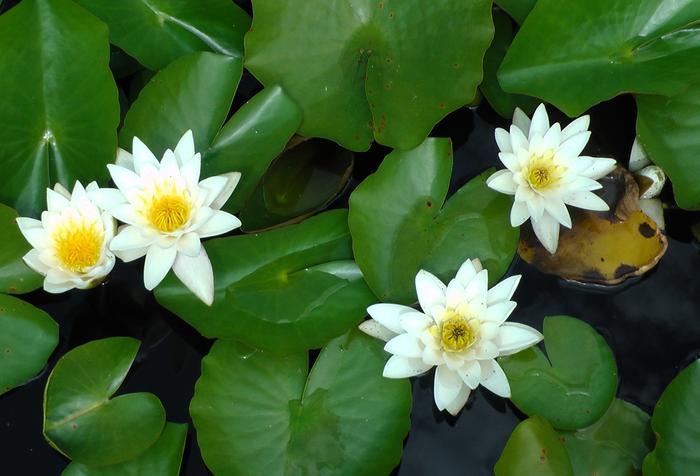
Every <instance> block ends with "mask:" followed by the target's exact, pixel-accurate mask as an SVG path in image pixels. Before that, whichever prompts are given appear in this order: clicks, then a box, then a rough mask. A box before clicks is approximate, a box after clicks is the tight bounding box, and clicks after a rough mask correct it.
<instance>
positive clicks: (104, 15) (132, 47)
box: [76, 0, 250, 70]
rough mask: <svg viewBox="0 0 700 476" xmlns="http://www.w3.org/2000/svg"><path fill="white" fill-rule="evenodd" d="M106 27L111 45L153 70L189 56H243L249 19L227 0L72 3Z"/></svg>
mask: <svg viewBox="0 0 700 476" xmlns="http://www.w3.org/2000/svg"><path fill="white" fill-rule="evenodd" d="M76 1H77V2H78V3H79V4H80V5H82V6H83V7H84V8H86V9H87V10H89V11H90V12H91V13H93V14H94V15H95V16H97V17H99V18H100V19H101V20H103V21H104V22H105V23H107V25H108V26H109V37H110V40H111V41H112V43H114V44H115V45H117V46H118V47H120V48H121V49H123V50H124V51H126V52H127V53H129V54H130V55H131V56H133V57H134V58H136V59H137V60H139V62H140V63H141V64H143V65H144V66H146V67H147V68H150V69H153V70H158V69H161V68H163V67H165V66H167V65H168V64H169V63H170V62H172V61H173V60H175V59H177V58H179V57H180V56H183V55H185V54H187V53H191V52H194V51H208V50H211V51H213V52H215V53H219V54H222V55H227V56H233V57H236V58H242V57H243V35H244V34H245V32H246V31H248V28H249V27H250V17H249V16H248V14H247V13H245V12H244V11H243V10H241V8H240V7H238V6H237V5H236V4H235V3H233V2H230V1H228V0H197V1H196V2H192V1H188V0H120V1H118V2H114V1H112V0H76Z"/></svg>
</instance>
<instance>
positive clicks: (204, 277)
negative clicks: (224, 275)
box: [173, 246, 214, 306]
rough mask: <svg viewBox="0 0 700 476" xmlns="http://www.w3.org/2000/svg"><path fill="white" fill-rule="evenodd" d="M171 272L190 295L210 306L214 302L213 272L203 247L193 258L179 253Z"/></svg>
mask: <svg viewBox="0 0 700 476" xmlns="http://www.w3.org/2000/svg"><path fill="white" fill-rule="evenodd" d="M173 272H174V273H175V276H177V278H178V279H179V280H180V281H181V282H182V284H184V285H185V286H186V287H187V289H189V290H190V291H191V292H192V294H194V295H195V296H197V297H198V298H199V299H200V301H202V302H203V303H204V304H206V305H207V306H211V304H212V303H213V302H214V271H213V270H212V267H211V261H210V260H209V256H208V255H207V251H206V250H205V249H204V247H203V246H202V247H201V249H200V251H199V254H198V255H197V256H195V257H191V256H186V255H183V254H181V253H179V254H178V255H177V258H176V259H175V262H174V263H173Z"/></svg>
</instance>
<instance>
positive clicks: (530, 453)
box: [493, 416, 577, 476]
mask: <svg viewBox="0 0 700 476" xmlns="http://www.w3.org/2000/svg"><path fill="white" fill-rule="evenodd" d="M493 469H494V473H495V475H496V476H533V475H537V476H574V474H575V473H574V470H573V468H572V467H571V461H569V456H568V454H567V452H566V448H565V447H564V445H563V444H562V442H561V440H560V439H559V435H558V434H557V432H556V431H554V430H553V429H552V426H551V425H550V424H549V422H547V420H545V419H544V418H542V417H540V416H533V417H530V418H528V419H527V420H525V421H523V422H521V423H520V424H519V425H518V426H517V427H515V430H513V433H512V434H511V435H510V438H508V442H507V443H506V447H505V448H504V449H503V453H501V457H500V458H499V459H498V461H497V462H496V466H495V467H494V468H493ZM576 474H577V473H576Z"/></svg>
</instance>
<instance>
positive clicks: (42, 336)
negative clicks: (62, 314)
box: [0, 294, 58, 395]
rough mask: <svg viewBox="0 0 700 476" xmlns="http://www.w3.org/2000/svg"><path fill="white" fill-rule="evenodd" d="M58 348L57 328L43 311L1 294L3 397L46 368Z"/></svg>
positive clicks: (0, 387)
mask: <svg viewBox="0 0 700 476" xmlns="http://www.w3.org/2000/svg"><path fill="white" fill-rule="evenodd" d="M56 345H58V324H56V322H55V321H54V320H53V319H51V317H50V316H49V315H48V314H46V313H45V312H44V311H42V310H40V309H37V308H36V307H34V306H32V305H31V304H27V303H26V302H24V301H21V300H19V299H17V298H14V297H12V296H6V295H4V294H0V395H2V394H3V393H5V392H7V391H8V390H10V389H12V388H14V387H17V386H18V385H22V384H23V383H25V382H26V381H27V380H29V379H30V378H32V377H33V376H35V375H36V374H37V373H39V372H40V371H41V369H42V368H44V366H45V365H46V361H47V360H48V358H49V356H50V355H51V353H52V352H53V351H54V349H55V348H56Z"/></svg>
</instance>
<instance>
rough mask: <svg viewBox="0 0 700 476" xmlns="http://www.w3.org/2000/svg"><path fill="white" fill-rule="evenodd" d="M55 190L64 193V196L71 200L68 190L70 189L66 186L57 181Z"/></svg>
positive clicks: (54, 186)
mask: <svg viewBox="0 0 700 476" xmlns="http://www.w3.org/2000/svg"><path fill="white" fill-rule="evenodd" d="M53 191H54V192H57V193H60V194H61V195H63V196H64V197H66V198H67V199H68V200H70V192H69V191H68V189H67V188H66V187H64V186H63V185H61V184H60V183H58V182H56V183H55V184H54V185H53Z"/></svg>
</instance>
